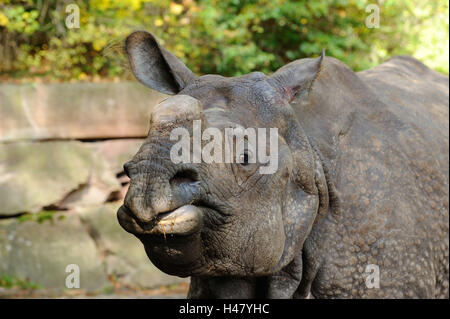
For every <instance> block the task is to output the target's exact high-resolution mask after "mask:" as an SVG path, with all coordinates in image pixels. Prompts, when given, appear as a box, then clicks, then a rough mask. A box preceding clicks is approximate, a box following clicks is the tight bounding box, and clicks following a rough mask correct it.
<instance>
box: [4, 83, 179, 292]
mask: <svg viewBox="0 0 450 319" xmlns="http://www.w3.org/2000/svg"><path fill="white" fill-rule="evenodd" d="M163 98H164V96H163V95H161V94H158V93H155V92H153V91H151V90H149V89H147V88H145V87H143V86H141V85H140V84H137V83H95V84H94V83H78V84H69V83H64V84H39V85H35V84H30V85H10V84H1V85H0V278H2V276H10V277H14V278H19V279H26V280H29V281H30V282H33V283H36V284H38V285H39V286H41V287H43V288H52V289H65V288H66V287H65V284H66V277H67V275H68V273H67V272H66V267H67V265H69V264H76V265H78V266H79V268H80V280H81V283H80V288H81V289H84V290H86V291H101V290H102V289H105V287H108V286H111V285H112V284H117V283H119V284H122V285H125V286H129V287H140V288H152V287H156V286H159V285H167V284H171V283H175V282H179V279H178V278H175V277H172V276H168V275H165V274H163V273H162V272H160V271H159V270H157V269H156V268H155V267H154V266H153V265H152V264H151V263H150V262H149V261H148V259H147V257H146V256H145V252H144V249H142V246H141V245H140V244H139V242H138V240H137V239H136V238H134V237H133V236H132V235H130V234H127V233H126V232H125V231H124V230H123V229H121V228H120V226H119V225H118V223H117V219H116V211H117V208H118V207H119V206H120V205H121V203H122V201H123V196H124V194H125V193H126V189H127V185H128V179H127V177H126V176H125V174H124V173H123V168H122V166H123V163H125V162H126V161H127V160H129V159H130V158H131V157H132V156H133V155H134V154H135V153H136V152H137V150H138V148H139V146H140V145H141V144H142V139H143V138H145V136H146V134H147V132H148V125H149V123H148V121H149V114H150V111H151V108H152V106H153V105H155V104H156V103H158V102H159V101H160V100H161V99H163ZM42 216H44V217H42Z"/></svg>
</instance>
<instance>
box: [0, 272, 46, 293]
mask: <svg viewBox="0 0 450 319" xmlns="http://www.w3.org/2000/svg"><path fill="white" fill-rule="evenodd" d="M0 287H3V288H7V289H11V288H20V289H33V290H34V289H39V288H41V287H40V286H39V285H38V284H36V283H33V282H31V281H29V280H28V279H19V278H16V277H13V276H9V275H5V274H0Z"/></svg>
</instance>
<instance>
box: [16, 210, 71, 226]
mask: <svg viewBox="0 0 450 319" xmlns="http://www.w3.org/2000/svg"><path fill="white" fill-rule="evenodd" d="M56 213H58V211H53V210H43V211H41V212H39V213H36V214H24V215H21V216H19V218H18V219H17V220H18V221H19V222H20V223H22V222H26V221H34V222H37V223H39V224H41V223H43V222H45V221H50V222H53V221H54V219H53V217H54V216H55V214H56ZM65 218H66V217H65V216H64V215H59V216H58V218H57V220H63V219H65Z"/></svg>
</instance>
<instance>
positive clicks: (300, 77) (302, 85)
mask: <svg viewBox="0 0 450 319" xmlns="http://www.w3.org/2000/svg"><path fill="white" fill-rule="evenodd" d="M324 56H325V51H322V53H321V55H320V56H319V57H318V58H316V59H301V60H297V61H294V62H291V63H289V64H286V65H285V66H283V67H281V68H280V69H278V70H277V71H276V72H275V73H273V74H272V75H271V76H270V77H269V82H270V83H271V84H272V85H273V86H274V87H275V88H276V89H277V90H278V91H279V92H280V93H281V94H282V95H283V96H285V97H286V98H287V100H288V101H291V100H292V99H293V98H294V97H295V95H296V94H297V93H298V92H300V91H303V89H307V90H308V91H309V89H310V88H311V86H312V84H313V83H314V80H315V79H316V78H317V77H318V76H319V73H320V69H321V66H322V61H323V58H324Z"/></svg>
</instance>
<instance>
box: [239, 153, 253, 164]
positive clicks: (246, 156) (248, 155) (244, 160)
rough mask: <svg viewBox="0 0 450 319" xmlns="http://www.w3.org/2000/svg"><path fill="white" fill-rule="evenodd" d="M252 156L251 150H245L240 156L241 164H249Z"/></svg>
mask: <svg viewBox="0 0 450 319" xmlns="http://www.w3.org/2000/svg"><path fill="white" fill-rule="evenodd" d="M250 158H251V152H250V151H247V150H246V151H244V152H243V153H242V154H241V155H240V156H239V164H241V165H242V166H247V165H248V164H250Z"/></svg>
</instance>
